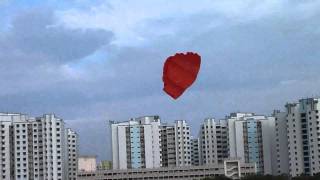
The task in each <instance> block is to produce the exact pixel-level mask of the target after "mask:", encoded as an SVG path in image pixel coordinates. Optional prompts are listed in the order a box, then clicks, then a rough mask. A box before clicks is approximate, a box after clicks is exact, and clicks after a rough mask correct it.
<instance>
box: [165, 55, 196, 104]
mask: <svg viewBox="0 0 320 180" xmlns="http://www.w3.org/2000/svg"><path fill="white" fill-rule="evenodd" d="M200 64H201V57H200V56H199V55H198V54H197V53H192V52H187V53H186V54H183V53H177V54H175V55H174V56H170V57H169V58H168V59H167V60H166V62H165V63H164V67H163V76H162V80H163V83H164V88H163V90H164V91H165V92H166V93H167V94H168V95H170V96H171V97H172V98H174V99H177V98H178V97H179V96H181V95H182V94H183V92H184V91H185V90H186V89H187V88H188V87H190V86H191V85H192V83H193V82H194V81H195V80H196V78H197V75H198V72H199V69H200Z"/></svg>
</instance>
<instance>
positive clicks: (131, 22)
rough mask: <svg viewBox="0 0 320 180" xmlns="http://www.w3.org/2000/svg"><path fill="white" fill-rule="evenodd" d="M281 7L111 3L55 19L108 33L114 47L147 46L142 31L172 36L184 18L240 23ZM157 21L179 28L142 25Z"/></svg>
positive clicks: (229, 1)
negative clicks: (219, 19)
mask: <svg viewBox="0 0 320 180" xmlns="http://www.w3.org/2000/svg"><path fill="white" fill-rule="evenodd" d="M283 7H284V3H282V1H277V0H269V1H259V2H258V1H255V0H243V1H234V0H226V1H212V0H204V1H191V0H187V1H183V2H181V1H180V0H174V1H162V0H155V1H148V0H142V1H128V0H122V1H119V0H111V1H107V2H105V3H102V4H99V5H95V6H92V7H90V8H89V9H68V10H64V11H59V12H57V15H58V17H59V19H60V23H62V24H63V25H65V26H67V27H70V28H102V29H106V30H111V31H112V32H114V33H115V36H116V39H115V41H114V43H115V44H117V45H131V46H136V45H141V44H144V43H146V42H148V38H150V37H145V34H144V31H147V32H148V31H149V28H152V29H153V30H154V31H153V32H152V33H153V34H152V35H153V36H157V35H163V34H172V33H175V29H180V28H183V27H180V26H179V24H181V23H183V21H188V18H189V17H191V16H194V15H201V14H202V15H210V16H211V19H212V21H213V22H212V23H214V21H218V19H217V18H215V17H223V18H227V19H229V20H232V21H235V20H236V21H238V22H242V21H248V20H254V19H257V18H261V17H263V16H266V15H270V14H273V13H275V12H280V11H283ZM161 19H162V20H163V19H164V20H165V19H168V20H172V19H173V20H175V22H179V24H175V23H174V24H168V23H167V24H166V22H162V24H159V25H158V26H157V27H154V26H155V24H152V25H150V24H149V25H150V26H148V24H146V23H150V22H152V21H157V20H161ZM168 26H169V27H168ZM175 26H176V27H175ZM141 28H143V29H141ZM194 28H197V27H194Z"/></svg>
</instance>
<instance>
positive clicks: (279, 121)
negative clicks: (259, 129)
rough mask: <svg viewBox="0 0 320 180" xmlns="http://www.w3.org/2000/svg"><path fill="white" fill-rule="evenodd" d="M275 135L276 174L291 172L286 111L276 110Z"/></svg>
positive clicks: (274, 114)
mask: <svg viewBox="0 0 320 180" xmlns="http://www.w3.org/2000/svg"><path fill="white" fill-rule="evenodd" d="M273 116H274V117H275V127H276V128H275V131H276V133H275V135H276V156H277V157H276V164H277V165H276V167H277V171H276V173H275V174H276V175H281V174H289V154H288V153H289V151H288V136H287V120H286V113H285V112H280V111H275V112H274V113H273Z"/></svg>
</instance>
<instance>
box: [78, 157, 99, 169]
mask: <svg viewBox="0 0 320 180" xmlns="http://www.w3.org/2000/svg"><path fill="white" fill-rule="evenodd" d="M96 170H97V156H90V155H86V156H83V155H82V156H79V157H78V172H93V171H96Z"/></svg>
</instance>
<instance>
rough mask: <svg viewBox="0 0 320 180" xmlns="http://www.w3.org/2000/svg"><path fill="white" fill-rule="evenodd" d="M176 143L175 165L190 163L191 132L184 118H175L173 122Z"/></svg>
mask: <svg viewBox="0 0 320 180" xmlns="http://www.w3.org/2000/svg"><path fill="white" fill-rule="evenodd" d="M174 129H175V145H176V148H175V149H176V166H190V165H191V142H190V141H191V133H190V126H189V125H188V124H187V122H186V121H185V120H177V121H175V124H174Z"/></svg>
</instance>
